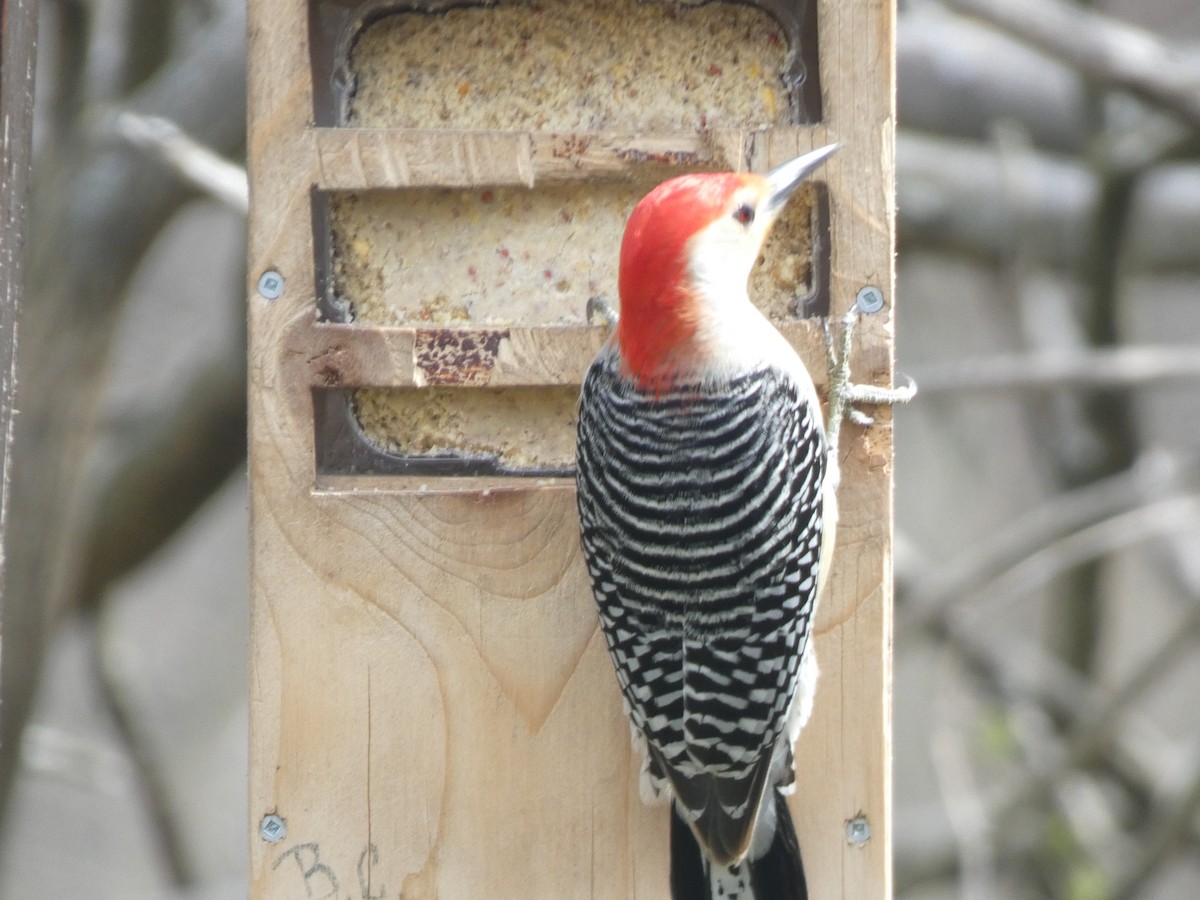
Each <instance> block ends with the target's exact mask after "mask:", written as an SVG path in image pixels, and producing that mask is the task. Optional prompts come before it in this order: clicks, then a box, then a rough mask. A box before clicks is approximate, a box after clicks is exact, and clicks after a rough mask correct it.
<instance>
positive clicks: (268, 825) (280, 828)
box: [258, 813, 287, 844]
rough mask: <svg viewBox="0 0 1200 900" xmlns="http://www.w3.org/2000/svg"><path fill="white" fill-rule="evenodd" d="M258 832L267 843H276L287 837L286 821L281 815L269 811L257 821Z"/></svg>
mask: <svg viewBox="0 0 1200 900" xmlns="http://www.w3.org/2000/svg"><path fill="white" fill-rule="evenodd" d="M258 833H259V834H261V835H262V839H263V840H264V841H266V842H267V843H268V844H278V843H279V842H280V841H282V840H283V839H284V838H285V837H287V822H285V821H283V818H282V817H281V816H278V815H276V814H275V813H269V814H268V815H265V816H263V818H262V821H261V822H259V823H258Z"/></svg>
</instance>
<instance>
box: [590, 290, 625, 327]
mask: <svg viewBox="0 0 1200 900" xmlns="http://www.w3.org/2000/svg"><path fill="white" fill-rule="evenodd" d="M584 316H585V317H586V318H587V322H588V324H589V325H590V324H592V322H593V321H594V320H595V319H597V318H599V319H600V321H601V322H602V323H603V324H604V325H606V326H607V327H609V328H616V327H617V319H618V318H619V316H618V315H617V311H616V310H615V309H613V307H612V304H611V303H609V302H608V298H607V297H605V296H604V295H603V294H596V295H594V296H592V297H588V301H587V308H586V309H585V310H584Z"/></svg>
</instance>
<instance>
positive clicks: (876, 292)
mask: <svg viewBox="0 0 1200 900" xmlns="http://www.w3.org/2000/svg"><path fill="white" fill-rule="evenodd" d="M854 306H855V308H856V309H857V310H858V311H859V312H860V313H867V314H870V313H877V312H879V311H880V310H881V309H883V291H881V290H880V289H879V288H877V287H875V285H873V284H868V285H867V286H866V287H864V288H861V289H860V290H859V292H858V296H857V297H856V298H855V301H854Z"/></svg>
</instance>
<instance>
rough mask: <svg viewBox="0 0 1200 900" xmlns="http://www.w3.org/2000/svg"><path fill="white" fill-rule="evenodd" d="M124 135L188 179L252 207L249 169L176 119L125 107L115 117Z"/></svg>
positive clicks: (234, 204)
mask: <svg viewBox="0 0 1200 900" xmlns="http://www.w3.org/2000/svg"><path fill="white" fill-rule="evenodd" d="M112 129H113V131H114V133H115V134H116V135H117V136H118V137H120V138H121V139H123V140H125V141H128V142H129V143H130V144H132V145H133V146H135V147H138V148H140V149H142V150H146V151H147V152H149V153H150V154H151V155H152V156H154V157H156V158H157V159H159V160H161V161H162V162H164V163H166V164H167V166H168V167H170V169H171V170H172V171H174V172H175V173H176V174H177V175H179V176H180V177H182V178H183V179H184V180H185V181H187V182H188V183H190V184H192V185H194V186H195V187H197V188H199V189H200V190H202V191H205V192H206V193H208V194H211V195H212V196H213V197H215V198H216V199H217V200H220V201H221V202H222V203H224V204H225V205H226V206H228V207H230V208H231V209H234V210H237V211H238V212H240V213H243V214H245V213H246V212H247V211H248V209H249V207H250V193H249V188H248V186H247V183H246V170H245V168H243V167H242V166H237V165H234V164H233V163H231V162H227V161H226V160H225V159H222V158H221V157H220V156H218V155H217V154H216V153H214V152H213V151H211V150H209V149H208V148H207V147H205V146H204V145H203V144H201V143H200V142H199V141H196V140H194V139H192V138H191V137H189V136H188V135H187V134H186V133H184V131H183V129H181V128H180V127H179V126H178V125H176V124H175V123H174V122H172V121H170V120H169V119H164V118H161V117H160V116H145V115H139V114H138V113H135V112H131V111H129V110H124V111H122V112H119V113H117V114H116V115H115V116H114V117H113V119H112Z"/></svg>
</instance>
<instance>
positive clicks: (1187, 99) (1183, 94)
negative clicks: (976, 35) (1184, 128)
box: [948, 0, 1200, 127]
mask: <svg viewBox="0 0 1200 900" xmlns="http://www.w3.org/2000/svg"><path fill="white" fill-rule="evenodd" d="M948 3H949V5H950V6H951V7H952V8H954V9H957V10H959V11H961V12H964V13H966V14H968V15H971V16H976V17H978V18H980V19H983V20H984V21H987V22H990V23H991V24H993V25H995V26H996V27H998V28H1001V29H1003V30H1004V31H1006V32H1008V33H1009V34H1011V35H1014V36H1015V37H1018V38H1021V39H1022V40H1025V41H1028V42H1029V43H1030V44H1032V45H1034V46H1035V47H1039V48H1041V49H1042V50H1044V51H1046V52H1047V53H1050V54H1052V55H1053V56H1055V57H1057V58H1059V59H1061V60H1062V61H1063V62H1065V63H1067V64H1068V65H1070V66H1071V67H1073V68H1075V69H1077V70H1079V71H1080V72H1082V73H1083V74H1084V75H1086V76H1088V77H1089V78H1092V79H1095V80H1096V81H1098V82H1100V83H1101V84H1104V85H1107V86H1109V87H1115V88H1121V89H1123V90H1127V91H1129V92H1130V93H1132V94H1134V95H1136V96H1138V97H1140V98H1142V99H1143V100H1145V101H1147V102H1149V103H1152V104H1154V105H1156V106H1160V107H1162V108H1163V109H1167V110H1170V111H1171V112H1173V113H1175V114H1176V115H1178V116H1179V117H1181V118H1183V119H1185V120H1187V121H1188V122H1190V123H1191V124H1192V126H1193V127H1200V50H1197V49H1195V48H1183V47H1178V46H1171V45H1170V44H1167V43H1165V42H1163V41H1161V40H1159V39H1158V38H1157V37H1156V36H1154V35H1152V34H1150V33H1149V32H1146V31H1142V30H1140V29H1137V28H1133V27H1131V26H1129V25H1125V24H1122V23H1120V22H1117V21H1116V20H1114V19H1111V18H1109V17H1108V16H1105V15H1102V14H1100V13H1097V12H1094V11H1092V10H1089V9H1085V8H1083V7H1080V6H1079V5H1077V4H1071V3H1065V2H1063V0H948Z"/></svg>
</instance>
